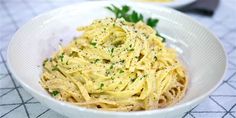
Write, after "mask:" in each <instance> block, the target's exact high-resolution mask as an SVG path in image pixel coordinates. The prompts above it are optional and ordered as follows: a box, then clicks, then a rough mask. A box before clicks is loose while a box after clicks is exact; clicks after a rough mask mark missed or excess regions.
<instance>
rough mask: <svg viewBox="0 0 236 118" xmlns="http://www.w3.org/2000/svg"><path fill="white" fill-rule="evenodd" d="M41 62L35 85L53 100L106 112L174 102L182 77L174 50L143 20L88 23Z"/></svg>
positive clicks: (183, 88) (179, 93) (179, 94)
mask: <svg viewBox="0 0 236 118" xmlns="http://www.w3.org/2000/svg"><path fill="white" fill-rule="evenodd" d="M78 31H83V34H82V35H81V36H80V37H77V38H75V39H74V40H73V41H72V42H71V43H70V44H69V45H68V46H66V47H64V48H62V47H60V50H59V51H58V52H56V53H55V54H54V55H53V56H52V57H51V58H49V59H46V60H45V61H44V63H43V73H42V77H41V80H40V83H41V85H42V86H43V87H44V88H45V89H46V90H47V91H48V92H49V93H51V94H52V96H53V97H55V98H56V99H58V100H62V101H67V102H70V103H73V104H75V105H79V106H82V107H87V108H94V109H102V110H108V111H140V110H151V109H158V108H163V107H166V106H170V105H173V104H174V103H176V102H178V101H179V100H180V99H181V98H182V97H183V96H184V95H185V92H186V88H187V84H188V79H187V76H186V73H185V71H184V68H183V66H182V65H181V63H180V61H179V60H178V58H177V55H176V52H175V50H174V49H170V48H167V47H165V44H164V43H162V42H161V40H162V39H161V38H160V37H158V36H156V31H155V30H153V29H152V28H151V27H149V26H147V25H146V24H144V23H143V22H138V23H130V22H126V21H125V20H124V19H115V18H105V19H99V20H95V21H93V23H92V24H91V25H89V26H85V27H80V28H78Z"/></svg>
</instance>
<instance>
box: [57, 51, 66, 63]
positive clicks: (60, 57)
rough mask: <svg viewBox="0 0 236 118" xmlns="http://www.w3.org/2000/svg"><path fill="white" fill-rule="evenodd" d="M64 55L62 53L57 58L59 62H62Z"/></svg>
mask: <svg viewBox="0 0 236 118" xmlns="http://www.w3.org/2000/svg"><path fill="white" fill-rule="evenodd" d="M64 54H65V52H63V53H62V54H61V55H60V56H59V57H58V58H59V59H60V60H61V62H63V59H64Z"/></svg>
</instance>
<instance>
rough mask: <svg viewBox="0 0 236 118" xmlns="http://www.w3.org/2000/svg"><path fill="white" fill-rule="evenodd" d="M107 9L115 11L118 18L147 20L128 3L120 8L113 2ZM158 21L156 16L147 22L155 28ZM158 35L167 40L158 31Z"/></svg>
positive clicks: (129, 20)
mask: <svg viewBox="0 0 236 118" xmlns="http://www.w3.org/2000/svg"><path fill="white" fill-rule="evenodd" d="M106 9H108V10H109V11H111V12H112V13H114V14H115V17H116V18H124V19H125V20H126V21H128V22H133V23H137V22H139V21H143V22H145V21H144V17H143V15H142V14H141V13H138V12H136V11H134V10H131V9H130V7H129V6H127V5H124V6H122V7H121V8H119V7H117V6H115V5H113V4H112V5H111V6H107V7H106ZM158 22H159V20H158V19H156V18H148V19H147V20H146V22H145V23H146V24H147V25H149V26H150V27H152V28H155V27H156V26H157V24H158ZM156 35H157V36H160V37H162V38H163V40H162V41H163V42H165V38H164V37H163V36H161V35H160V34H159V33H158V32H157V33H156Z"/></svg>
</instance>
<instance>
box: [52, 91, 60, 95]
mask: <svg viewBox="0 0 236 118" xmlns="http://www.w3.org/2000/svg"><path fill="white" fill-rule="evenodd" d="M58 94H59V92H58V91H53V92H51V95H52V96H57V95H58Z"/></svg>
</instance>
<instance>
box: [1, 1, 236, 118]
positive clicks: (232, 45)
mask: <svg viewBox="0 0 236 118" xmlns="http://www.w3.org/2000/svg"><path fill="white" fill-rule="evenodd" d="M86 1H89V0H0V118H16V117H17V118H64V116H62V115H60V114H58V113H56V112H54V111H52V110H50V109H48V108H47V107H45V106H42V105H41V104H40V103H39V102H38V101H37V100H35V99H34V98H33V97H31V95H29V94H28V93H26V92H25V91H24V90H23V88H22V87H21V86H20V85H19V84H18V83H17V82H16V81H15V80H14V78H13V77H12V76H11V73H10V72H9V70H8V68H7V66H6V63H5V62H6V49H7V46H8V43H9V40H10V39H11V37H12V35H13V34H14V33H15V32H16V30H17V29H18V28H19V27H21V26H22V25H23V24H24V23H26V22H27V21H28V20H29V19H31V18H32V17H34V16H37V15H38V14H40V13H43V12H46V11H49V10H51V9H54V8H58V7H62V6H65V5H70V4H74V3H79V2H86ZM90 1H91V0H90ZM93 1H94V0H93ZM127 1H128V0H127ZM144 4H149V3H148V2H145V3H144ZM151 4H153V5H157V4H161V5H164V6H167V7H174V8H176V9H177V10H180V11H182V12H184V13H186V14H187V15H189V16H190V17H192V18H193V19H195V20H197V21H198V22H199V23H200V24H202V25H204V26H205V27H207V28H208V29H209V30H210V31H212V32H213V33H214V34H215V35H216V36H217V37H219V39H220V41H221V43H222V44H223V45H224V47H225V51H226V53H227V55H228V59H229V61H228V71H227V74H226V76H225V79H224V82H223V83H222V84H221V85H220V87H218V89H217V90H216V91H215V92H214V93H212V94H211V96H209V97H208V98H207V99H206V100H205V101H204V102H203V103H201V104H199V105H198V106H197V107H195V108H193V109H192V110H191V111H189V112H187V113H186V114H185V115H184V116H183V118H235V117H236V7H235V6H236V0H221V1H220V0H172V1H169V2H164V3H157V2H155V3H151Z"/></svg>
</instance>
